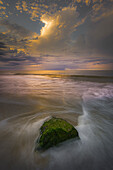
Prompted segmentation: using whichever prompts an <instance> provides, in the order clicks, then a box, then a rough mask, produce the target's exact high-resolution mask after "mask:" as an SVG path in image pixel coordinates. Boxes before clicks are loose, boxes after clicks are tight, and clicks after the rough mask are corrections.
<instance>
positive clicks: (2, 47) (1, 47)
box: [0, 42, 6, 56]
mask: <svg viewBox="0 0 113 170" xmlns="http://www.w3.org/2000/svg"><path fill="white" fill-rule="evenodd" d="M5 49H6V46H5V44H4V43H3V42H0V56H1V55H4V54H5V53H6V51H5Z"/></svg>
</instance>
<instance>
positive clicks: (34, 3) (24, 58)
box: [0, 0, 113, 70]
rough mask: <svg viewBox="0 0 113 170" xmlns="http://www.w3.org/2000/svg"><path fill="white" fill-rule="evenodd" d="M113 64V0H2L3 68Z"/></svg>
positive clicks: (0, 39) (106, 67) (110, 66)
mask: <svg viewBox="0 0 113 170" xmlns="http://www.w3.org/2000/svg"><path fill="white" fill-rule="evenodd" d="M73 69H74V70H81V69H83V70H113V0H0V70H73Z"/></svg>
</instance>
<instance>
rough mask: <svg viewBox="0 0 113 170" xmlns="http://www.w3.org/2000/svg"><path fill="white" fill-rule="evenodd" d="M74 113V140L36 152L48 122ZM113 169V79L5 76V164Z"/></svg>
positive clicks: (2, 167)
mask: <svg viewBox="0 0 113 170" xmlns="http://www.w3.org/2000/svg"><path fill="white" fill-rule="evenodd" d="M53 115H57V116H58V117H62V118H64V119H65V118H68V120H69V121H70V122H71V123H72V124H73V125H74V126H75V127H76V129H77V130H78V132H79V136H80V140H76V139H74V140H72V141H69V142H66V143H63V144H62V145H60V146H58V147H53V148H50V149H48V150H47V151H45V152H35V151H34V148H35V142H36V140H37V138H38V136H39V129H40V126H41V125H42V124H43V122H44V121H45V120H47V119H49V118H51V116H53ZM20 169H21V170H42V169H43V170H64V169H65V170H112V169H113V83H112V82H109V81H108V80H106V79H104V81H100V79H97V78H96V79H95V80H94V79H93V81H92V79H91V78H86V80H85V78H84V80H82V78H81V79H80V80H78V79H77V78H76V77H75V78H71V77H67V78H66V77H62V78H56V77H54V78H52V77H49V76H41V75H40V76H39V75H1V76H0V170H20Z"/></svg>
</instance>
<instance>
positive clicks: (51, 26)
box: [32, 7, 85, 53]
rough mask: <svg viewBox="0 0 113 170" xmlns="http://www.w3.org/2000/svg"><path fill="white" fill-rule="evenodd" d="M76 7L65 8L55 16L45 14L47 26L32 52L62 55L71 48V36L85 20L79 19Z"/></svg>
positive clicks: (34, 42)
mask: <svg viewBox="0 0 113 170" xmlns="http://www.w3.org/2000/svg"><path fill="white" fill-rule="evenodd" d="M78 17H79V14H78V12H77V11H76V7H65V8H63V9H62V10H60V11H58V12H56V13H54V14H44V15H42V16H41V19H40V20H41V21H42V22H43V23H44V24H45V25H44V27H42V29H41V31H40V36H39V37H38V40H36V41H32V51H33V52H36V53H37V52H38V53H44V52H50V53H62V52H64V50H65V49H67V48H69V43H70V36H71V33H72V32H73V31H75V30H76V28H77V27H78V26H79V25H80V24H82V23H83V22H84V21H85V19H84V18H83V19H81V20H80V19H78Z"/></svg>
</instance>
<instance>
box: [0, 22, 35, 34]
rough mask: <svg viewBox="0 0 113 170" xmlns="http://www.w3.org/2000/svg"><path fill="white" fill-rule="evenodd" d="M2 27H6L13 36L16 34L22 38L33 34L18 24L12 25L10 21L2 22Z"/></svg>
mask: <svg viewBox="0 0 113 170" xmlns="http://www.w3.org/2000/svg"><path fill="white" fill-rule="evenodd" d="M0 25H1V26H5V27H6V28H7V29H8V30H9V31H10V32H11V33H12V34H16V35H19V36H21V37H29V36H31V35H32V34H33V32H32V31H29V30H27V29H25V28H24V27H22V26H20V25H17V24H16V23H10V22H9V21H8V20H2V21H0Z"/></svg>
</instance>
